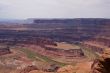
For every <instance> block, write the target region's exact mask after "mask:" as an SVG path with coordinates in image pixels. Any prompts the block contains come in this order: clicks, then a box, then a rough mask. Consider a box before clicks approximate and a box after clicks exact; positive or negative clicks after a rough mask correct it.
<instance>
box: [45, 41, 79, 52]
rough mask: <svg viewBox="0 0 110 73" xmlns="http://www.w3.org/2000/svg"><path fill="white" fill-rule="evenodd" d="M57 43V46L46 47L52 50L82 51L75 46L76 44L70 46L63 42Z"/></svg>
mask: <svg viewBox="0 0 110 73" xmlns="http://www.w3.org/2000/svg"><path fill="white" fill-rule="evenodd" d="M56 43H57V46H53V45H46V47H51V48H58V49H64V50H70V49H80V47H79V46H77V45H74V44H68V43H66V42H61V43H58V42H56Z"/></svg>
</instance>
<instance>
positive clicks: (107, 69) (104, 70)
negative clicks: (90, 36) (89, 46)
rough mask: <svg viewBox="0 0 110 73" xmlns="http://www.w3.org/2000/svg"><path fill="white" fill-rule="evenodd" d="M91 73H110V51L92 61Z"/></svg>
mask: <svg viewBox="0 0 110 73" xmlns="http://www.w3.org/2000/svg"><path fill="white" fill-rule="evenodd" d="M92 73H110V49H109V50H108V49H107V50H106V51H105V52H104V54H103V55H102V56H101V58H99V59H97V60H95V61H94V63H93V65H92Z"/></svg>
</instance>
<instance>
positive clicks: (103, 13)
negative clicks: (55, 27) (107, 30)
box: [0, 0, 110, 19]
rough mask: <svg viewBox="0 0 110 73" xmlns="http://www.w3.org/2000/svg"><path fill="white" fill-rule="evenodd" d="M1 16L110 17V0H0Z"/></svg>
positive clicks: (7, 17) (9, 17)
mask: <svg viewBox="0 0 110 73" xmlns="http://www.w3.org/2000/svg"><path fill="white" fill-rule="evenodd" d="M0 18H2V19H26V18H110V0H0Z"/></svg>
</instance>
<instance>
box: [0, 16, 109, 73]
mask: <svg viewBox="0 0 110 73" xmlns="http://www.w3.org/2000/svg"><path fill="white" fill-rule="evenodd" d="M30 20H32V21H33V22H32V23H24V24H17V23H16V24H15V23H13V24H5V23H3V22H2V23H0V46H3V47H6V48H2V47H1V48H0V59H1V60H0V67H2V68H5V64H6V65H7V63H5V61H9V64H11V65H13V66H14V68H13V67H12V71H13V69H14V71H16V72H15V73H17V72H18V73H20V72H19V71H23V70H25V69H26V70H27V68H30V69H29V71H28V72H27V73H29V72H31V71H30V70H31V69H32V70H33V69H34V70H36V69H37V70H41V71H46V72H49V71H52V72H54V71H57V70H56V67H51V66H53V65H55V66H57V67H58V68H61V67H62V66H65V65H72V66H75V67H76V66H77V65H78V67H80V66H79V65H82V63H85V64H86V63H87V65H88V63H91V62H93V61H94V60H95V59H97V58H99V57H100V55H101V54H103V53H104V50H105V49H109V48H110V19H100V18H77V19H30ZM7 57H8V58H7ZM2 60H3V61H4V60H5V61H4V62H3V61H2ZM13 63H15V64H13ZM9 64H8V65H9ZM16 64H18V65H16ZM22 65H23V66H22ZM89 65H90V64H89ZM25 67H26V68H25ZM6 68H7V69H9V70H10V68H9V67H7V66H6ZM15 68H16V69H15ZM23 68H24V69H23ZM84 68H86V67H84ZM24 72H25V71H24ZM3 73H4V72H3ZM10 73H11V71H10ZM21 73H23V72H21ZM59 73H60V72H59Z"/></svg>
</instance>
